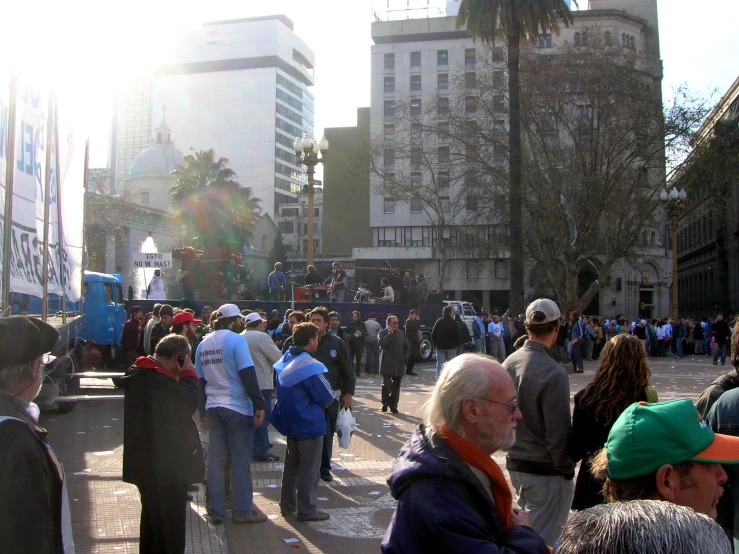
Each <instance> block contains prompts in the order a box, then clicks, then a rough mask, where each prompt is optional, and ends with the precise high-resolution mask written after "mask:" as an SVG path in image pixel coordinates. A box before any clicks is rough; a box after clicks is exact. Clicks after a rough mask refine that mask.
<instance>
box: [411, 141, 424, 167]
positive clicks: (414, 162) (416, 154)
mask: <svg viewBox="0 0 739 554" xmlns="http://www.w3.org/2000/svg"><path fill="white" fill-rule="evenodd" d="M422 159H423V154H422V153H421V149H420V148H418V147H417V146H413V147H411V167H418V166H420V165H421V161H422Z"/></svg>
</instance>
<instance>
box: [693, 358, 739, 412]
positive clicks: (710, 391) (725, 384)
mask: <svg viewBox="0 0 739 554" xmlns="http://www.w3.org/2000/svg"><path fill="white" fill-rule="evenodd" d="M736 387H739V372H737V370H736V368H734V369H732V370H731V371H729V373H726V374H725V375H722V376H721V377H719V378H718V379H716V380H715V381H714V382H713V383H711V384H710V385H708V388H707V389H706V390H704V391H703V392H702V393H701V395H700V397H699V398H698V400H697V402H696V403H695V409H696V410H698V413H699V414H700V415H701V417H703V418H705V417H706V416H707V415H708V412H709V411H710V410H711V406H713V404H714V402H716V400H718V398H719V396H721V395H722V394H723V393H724V392H726V391H727V390H731V389H735V388H736Z"/></svg>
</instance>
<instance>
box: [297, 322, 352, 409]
mask: <svg viewBox="0 0 739 554" xmlns="http://www.w3.org/2000/svg"><path fill="white" fill-rule="evenodd" d="M285 342H287V341H285ZM290 342H291V343H292V341H290ZM313 357H314V358H315V359H316V360H318V361H319V362H321V363H322V364H323V365H325V366H326V369H328V373H326V374H325V375H324V377H326V380H327V381H328V382H329V383H331V388H332V389H333V390H341V394H342V396H343V395H345V394H347V393H348V394H354V385H355V384H356V382H357V375H356V374H355V373H354V366H353V365H352V360H351V358H350V357H349V349H348V348H347V347H346V344H345V343H344V341H343V340H341V339H340V338H339V337H337V336H336V335H333V334H331V333H328V332H327V333H326V334H325V335H324V336H322V337H321V338H320V339H319V340H318V350H316V353H315V354H313Z"/></svg>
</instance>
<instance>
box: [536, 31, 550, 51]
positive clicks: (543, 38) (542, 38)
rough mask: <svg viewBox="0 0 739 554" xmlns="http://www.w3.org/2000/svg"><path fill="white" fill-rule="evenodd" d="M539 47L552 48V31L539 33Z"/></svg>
mask: <svg viewBox="0 0 739 554" xmlns="http://www.w3.org/2000/svg"><path fill="white" fill-rule="evenodd" d="M538 46H539V48H551V47H552V33H547V34H546V35H539V44H538Z"/></svg>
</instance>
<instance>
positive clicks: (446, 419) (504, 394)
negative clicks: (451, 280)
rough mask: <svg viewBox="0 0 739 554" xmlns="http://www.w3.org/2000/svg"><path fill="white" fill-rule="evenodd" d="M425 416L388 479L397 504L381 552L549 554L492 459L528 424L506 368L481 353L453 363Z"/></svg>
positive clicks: (456, 359)
mask: <svg viewBox="0 0 739 554" xmlns="http://www.w3.org/2000/svg"><path fill="white" fill-rule="evenodd" d="M422 417H423V424H422V425H421V426H420V427H419V428H418V429H417V430H416V432H415V433H413V436H412V437H411V438H410V439H408V442H406V443H405V445H404V446H403V447H402V448H401V449H400V452H399V453H398V456H397V458H396V459H395V463H394V464H393V471H392V473H391V474H390V477H389V478H388V484H389V485H390V490H391V493H392V495H393V497H394V498H395V499H397V500H398V504H397V507H396V509H395V514H394V515H393V518H392V521H391V522H390V526H389V527H388V529H387V532H386V533H385V538H384V539H383V541H382V551H383V553H385V554H396V553H398V554H400V553H404V552H489V553H491V554H492V553H494V552H507V553H513V552H527V553H529V554H547V553H548V552H549V549H548V548H547V546H546V544H544V541H543V540H542V538H541V537H539V536H538V535H537V534H536V532H535V531H534V530H533V529H532V528H531V518H530V516H529V514H528V513H527V512H525V511H523V510H520V509H518V508H514V507H513V497H512V494H511V489H510V486H509V485H508V483H507V482H506V478H505V475H504V474H503V470H502V469H501V468H500V467H499V466H498V464H497V463H496V462H495V459H494V458H493V457H492V455H493V454H494V453H495V452H497V451H500V450H506V449H508V448H510V447H511V446H512V445H513V444H514V443H515V441H516V428H517V426H520V421H521V418H522V415H521V411H520V410H519V409H518V401H517V399H516V388H515V387H514V386H513V381H512V380H511V378H510V377H509V376H508V374H507V373H506V371H505V370H504V369H503V368H502V367H501V366H500V364H499V363H497V362H496V361H495V360H493V359H492V358H491V357H490V356H483V355H480V354H462V355H461V356H457V357H455V358H454V359H453V360H451V361H449V362H447V364H446V366H445V367H444V371H443V372H442V373H441V375H440V376H439V379H438V380H437V382H436V386H435V387H434V390H433V392H432V393H431V395H430V396H429V399H428V400H427V401H426V404H425V405H424V407H423V414H422Z"/></svg>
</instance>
